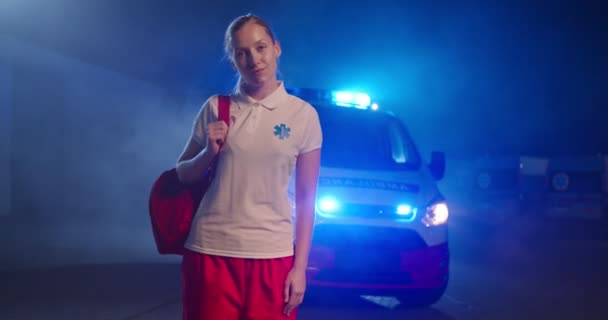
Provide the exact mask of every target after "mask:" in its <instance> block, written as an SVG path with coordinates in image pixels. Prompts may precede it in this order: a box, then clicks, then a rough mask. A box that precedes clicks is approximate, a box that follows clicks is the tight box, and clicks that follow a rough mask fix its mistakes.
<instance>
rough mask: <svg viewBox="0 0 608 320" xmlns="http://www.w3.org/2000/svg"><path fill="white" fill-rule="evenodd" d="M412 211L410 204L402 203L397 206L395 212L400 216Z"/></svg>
mask: <svg viewBox="0 0 608 320" xmlns="http://www.w3.org/2000/svg"><path fill="white" fill-rule="evenodd" d="M411 213H412V206H410V205H407V204H402V205H399V206H397V214H398V215H400V216H407V215H410V214H411Z"/></svg>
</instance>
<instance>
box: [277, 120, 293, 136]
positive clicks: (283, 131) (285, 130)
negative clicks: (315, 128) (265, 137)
mask: <svg viewBox="0 0 608 320" xmlns="http://www.w3.org/2000/svg"><path fill="white" fill-rule="evenodd" d="M290 132H291V129H290V128H289V127H288V126H287V125H285V124H284V123H281V124H280V125H276V126H274V135H275V136H277V137H279V139H281V140H283V139H286V138H289V134H290Z"/></svg>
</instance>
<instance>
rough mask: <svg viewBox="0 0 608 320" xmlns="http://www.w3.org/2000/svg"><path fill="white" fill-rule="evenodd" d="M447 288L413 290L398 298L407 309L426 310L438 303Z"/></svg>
mask: <svg viewBox="0 0 608 320" xmlns="http://www.w3.org/2000/svg"><path fill="white" fill-rule="evenodd" d="M445 290H446V287H445V286H444V287H441V288H434V289H425V290H411V291H407V292H404V293H403V294H402V295H400V296H398V299H399V302H401V305H402V306H403V307H406V308H424V307H428V306H430V305H433V304H435V303H437V302H438V301H439V300H440V299H441V297H443V295H444V293H445Z"/></svg>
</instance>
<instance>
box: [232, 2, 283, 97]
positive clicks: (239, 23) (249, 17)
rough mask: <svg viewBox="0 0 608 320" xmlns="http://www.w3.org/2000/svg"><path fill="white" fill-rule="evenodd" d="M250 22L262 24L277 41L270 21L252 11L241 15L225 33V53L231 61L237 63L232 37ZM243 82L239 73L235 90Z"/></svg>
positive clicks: (238, 89) (274, 40) (236, 90)
mask: <svg viewBox="0 0 608 320" xmlns="http://www.w3.org/2000/svg"><path fill="white" fill-rule="evenodd" d="M249 22H251V23H255V24H257V25H259V26H261V27H262V28H264V30H265V31H266V33H267V34H268V36H269V37H270V39H271V40H272V42H273V43H275V42H276V36H275V34H274V32H272V29H271V28H270V26H269V25H268V23H267V22H266V21H264V20H263V19H262V18H260V17H259V16H256V15H254V14H251V13H248V14H246V15H242V16H239V17H237V18H235V19H234V20H232V22H231V23H230V24H229V25H228V28H226V33H225V34H224V53H225V55H226V59H228V60H229V61H230V63H233V64H234V63H235V62H234V47H233V46H232V38H233V37H234V34H235V33H237V32H238V31H239V30H241V28H242V27H243V26H244V25H246V24H247V23H249ZM241 84H242V81H241V76H240V75H239V76H238V81H237V83H236V86H235V87H234V91H235V92H239V91H240V89H241Z"/></svg>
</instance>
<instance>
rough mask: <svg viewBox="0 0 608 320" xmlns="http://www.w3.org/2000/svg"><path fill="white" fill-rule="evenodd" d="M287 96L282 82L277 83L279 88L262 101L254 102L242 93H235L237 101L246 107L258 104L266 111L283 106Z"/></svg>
mask: <svg viewBox="0 0 608 320" xmlns="http://www.w3.org/2000/svg"><path fill="white" fill-rule="evenodd" d="M288 95H289V94H288V93H287V91H286V90H285V85H284V84H283V81H279V86H278V87H277V88H276V89H275V90H274V91H273V92H272V93H271V94H270V95H268V96H267V97H266V98H264V99H262V100H259V101H258V100H255V99H254V98H252V97H251V96H249V95H248V94H246V93H244V92H237V94H236V97H237V99H238V100H239V101H241V102H244V103H245V104H246V105H252V104H254V103H258V104H260V105H262V106H264V107H265V108H266V109H269V110H274V109H276V108H277V107H279V106H280V105H282V104H283V101H285V98H286V97H287V96H288Z"/></svg>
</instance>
